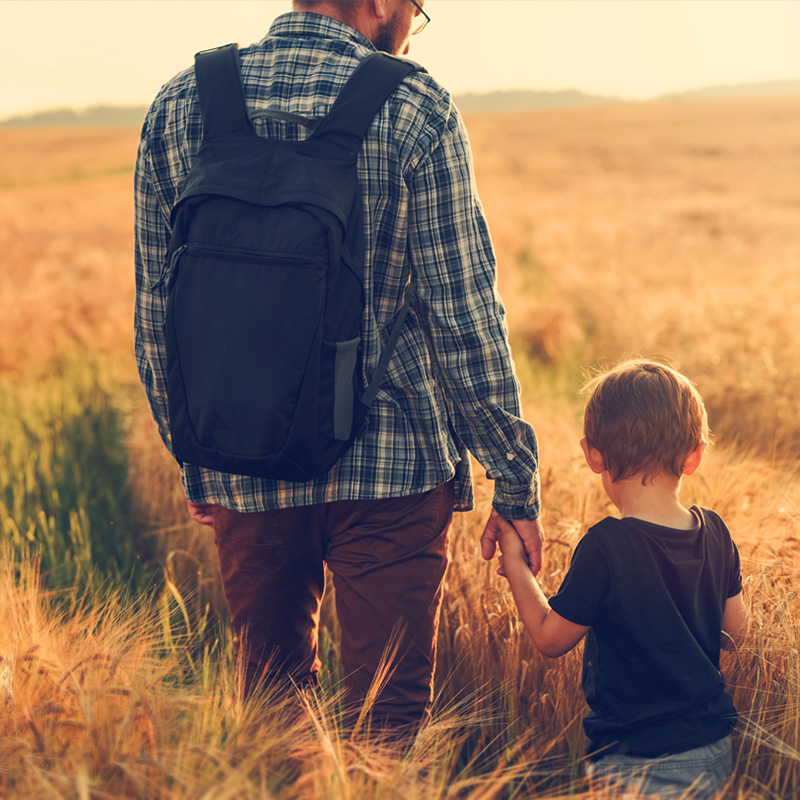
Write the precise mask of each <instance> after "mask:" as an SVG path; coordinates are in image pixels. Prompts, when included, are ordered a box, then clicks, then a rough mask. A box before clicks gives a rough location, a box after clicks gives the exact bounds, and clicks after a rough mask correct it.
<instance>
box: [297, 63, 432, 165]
mask: <svg viewBox="0 0 800 800" xmlns="http://www.w3.org/2000/svg"><path fill="white" fill-rule="evenodd" d="M418 70H422V67H421V66H420V65H419V64H416V63H414V62H413V61H409V60H408V59H405V58H397V57H396V56H390V55H388V54H387V53H372V54H371V55H369V56H367V58H365V59H364V60H363V61H362V62H361V63H360V64H359V65H358V66H357V67H356V69H355V72H353V74H352V75H351V76H350V78H349V79H348V81H347V83H346V84H345V85H344V87H343V88H342V90H341V92H339V96H338V97H337V98H336V102H335V103H334V104H333V107H332V108H331V110H330V111H329V112H328V114H327V116H326V117H325V118H324V119H323V120H322V122H320V124H319V125H318V126H317V128H316V130H315V131H314V133H313V135H312V138H314V139H322V138H325V139H326V140H327V141H329V142H332V143H334V144H337V145H339V146H340V147H344V148H345V149H346V150H348V151H350V152H355V151H357V150H358V149H359V148H360V147H361V141H362V140H363V138H364V136H365V135H366V133H367V130H368V129H369V126H370V124H371V122H372V119H373V117H374V116H375V114H377V113H378V111H379V110H380V108H381V106H382V105H383V104H384V103H385V102H386V100H387V99H388V98H389V95H391V93H392V92H393V91H394V90H395V88H396V87H397V85H398V84H399V83H400V81H402V80H403V78H405V77H406V76H408V75H410V74H411V73H412V72H417V71H418Z"/></svg>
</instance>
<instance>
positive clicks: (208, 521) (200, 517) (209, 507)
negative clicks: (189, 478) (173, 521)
mask: <svg viewBox="0 0 800 800" xmlns="http://www.w3.org/2000/svg"><path fill="white" fill-rule="evenodd" d="M186 506H187V507H188V509H189V516H190V517H191V518H192V519H193V520H194V521H195V522H199V523H200V524H201V525H208V526H209V527H211V528H213V527H214V504H213V503H190V502H189V501H188V500H187V501H186Z"/></svg>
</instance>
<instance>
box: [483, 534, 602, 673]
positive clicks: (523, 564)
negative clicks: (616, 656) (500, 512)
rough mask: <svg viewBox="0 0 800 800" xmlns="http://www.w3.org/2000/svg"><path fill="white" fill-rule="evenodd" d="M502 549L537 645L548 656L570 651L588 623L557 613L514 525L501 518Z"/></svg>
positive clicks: (505, 570)
mask: <svg viewBox="0 0 800 800" xmlns="http://www.w3.org/2000/svg"><path fill="white" fill-rule="evenodd" d="M498 525H499V526H500V550H501V551H502V553H503V555H502V557H501V561H502V566H501V570H502V572H501V574H504V575H505V577H506V578H507V579H508V582H509V584H510V585H511V593H512V594H513V595H514V602H515V603H516V604H517V610H518V611H519V616H520V619H521V620H522V624H523V625H524V626H525V630H526V631H528V635H529V636H530V637H531V639H533V643H534V644H535V645H536V647H537V648H538V649H539V650H540V651H541V652H542V653H543V654H544V655H546V656H548V657H549V658H557V657H558V656H563V655H564V653H568V652H569V651H570V650H572V648H573V647H575V645H576V644H578V642H579V641H580V640H581V639H582V638H583V637H584V636H585V634H586V631H588V630H589V628H588V627H586V626H584V625H576V624H575V623H574V622H570V621H569V620H568V619H564V617H562V616H560V615H559V614H557V613H556V612H555V611H553V609H552V608H550V606H549V605H548V603H547V598H546V597H545V596H544V592H542V590H541V588H540V586H539V584H538V583H537V582H536V578H535V577H534V576H533V573H532V572H531V568H530V566H529V565H528V561H527V558H526V556H525V548H524V546H523V543H522V540H521V539H520V538H519V535H518V534H517V532H516V531H515V530H514V527H513V526H512V525H510V524H509V523H508V522H506V521H505V520H504V519H502V518H498Z"/></svg>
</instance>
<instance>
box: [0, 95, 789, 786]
mask: <svg viewBox="0 0 800 800" xmlns="http://www.w3.org/2000/svg"><path fill="white" fill-rule="evenodd" d="M798 114H800V98H796V97H786V98H769V99H735V100H733V99H731V100H713V101H703V102H697V101H694V102H669V103H667V102H663V103H648V104H628V105H619V106H608V107H602V108H581V109H567V110H553V111H539V112H532V113H519V114H501V115H492V116H488V115H487V116H481V115H475V116H471V117H469V118H468V119H467V126H468V130H469V133H470V137H471V139H472V144H473V149H474V154H475V164H476V174H477V180H478V186H479V189H480V193H481V198H482V201H483V203H484V206H485V209H486V212H487V216H488V218H489V222H490V227H491V230H492V233H493V237H494V239H495V245H496V248H497V253H498V263H499V282H500V289H501V293H502V294H503V296H504V298H505V300H506V305H507V308H508V313H509V324H510V328H511V333H512V344H513V347H514V354H515V360H516V362H517V368H518V373H519V376H520V380H521V382H522V385H523V396H524V404H525V410H526V416H527V417H528V418H529V419H530V420H531V421H532V422H533V424H534V426H535V428H536V430H537V434H538V435H539V439H540V447H541V462H542V484H543V498H544V508H545V517H544V521H545V526H546V529H547V534H548V542H547V543H546V545H545V566H544V569H543V571H542V576H541V578H542V582H543V585H544V588H545V591H546V592H554V591H555V590H556V589H557V587H558V584H559V582H560V579H561V578H562V577H563V575H564V573H565V570H566V568H567V565H568V559H569V554H570V552H571V550H572V548H573V547H574V545H575V543H576V542H577V541H578V539H579V538H580V536H581V535H582V533H583V531H584V530H585V529H586V527H587V526H588V525H590V524H592V523H593V522H594V521H596V520H598V519H599V518H601V517H602V516H604V515H606V514H610V513H612V509H611V508H610V507H609V505H608V503H607V501H606V500H605V497H604V495H603V493H602V490H601V487H600V485H599V483H598V482H597V481H596V480H595V479H594V476H592V475H591V473H590V472H589V470H588V469H587V468H586V467H585V466H584V465H583V463H582V455H581V453H580V450H579V448H578V445H577V440H578V438H579V436H580V420H581V413H582V399H581V396H580V394H579V389H580V386H581V383H582V381H583V380H584V377H585V375H586V370H589V369H592V368H593V367H595V366H597V365H600V364H603V363H607V362H616V361H617V360H619V359H621V358H623V357H626V356H632V355H642V356H661V357H666V358H669V359H670V360H671V361H672V363H673V364H675V366H677V367H678V368H679V369H681V370H682V371H684V372H685V373H686V374H687V375H689V377H691V378H692V379H693V380H694V381H695V382H696V383H697V385H698V388H699V389H700V391H701V393H702V394H703V396H704V397H705V399H706V401H707V404H708V407H709V416H710V424H711V427H712V430H713V432H714V441H715V445H714V447H713V448H712V449H711V451H710V453H709V455H708V457H707V459H706V461H705V462H704V464H703V467H702V469H701V470H700V472H699V473H698V474H697V475H695V476H693V477H692V478H691V480H689V481H687V482H686V485H685V487H684V493H685V499H686V501H687V502H698V503H702V504H704V505H708V506H710V507H712V508H715V509H716V510H718V511H719V512H720V513H721V514H722V516H723V517H724V518H725V519H726V521H727V523H728V525H729V527H730V529H731V531H732V533H733V535H734V538H735V539H736V541H737V542H738V544H739V547H740V550H741V553H742V558H743V572H744V577H745V591H746V598H747V601H748V603H749V605H750V607H751V609H752V618H753V625H752V628H751V634H750V639H749V641H748V643H747V645H746V646H745V647H744V648H743V649H742V650H741V651H740V652H738V653H736V654H729V653H726V654H723V670H724V672H725V675H726V678H727V680H728V684H729V686H730V687H731V690H732V692H733V695H734V700H735V703H736V705H737V708H738V709H739V710H740V716H741V719H740V723H739V727H738V729H737V732H736V734H735V748H736V750H735V752H736V772H735V778H734V781H733V784H732V786H731V787H730V788H729V790H728V791H727V792H726V793H725V797H731V798H734V797H737V798H765V799H766V798H792V797H796V796H797V794H798V791H800V789H798V786H800V752H798V751H800V702H799V700H798V698H799V697H800V655H798V643H797V626H798V623H800V600H799V599H798V594H797V589H796V587H797V579H798V577H799V575H798V573H800V569H799V568H798V563H799V562H798V555H797V549H798V543H799V541H800V480H799V479H798V459H797V452H798V445H800V367H798V366H797V361H796V358H795V355H796V353H798V352H800V269H798V266H799V265H798V256H799V255H800V185H799V184H798V183H797V181H796V180H795V176H796V175H797V174H798V168H800V148H798V146H797V141H796V138H797V137H796V120H797V118H798ZM137 139H138V131H137V130H134V129H117V128H106V129H100V128H85V129H82V128H73V129H59V130H56V129H43V130H13V131H12V130H6V131H0V245H2V252H3V253H4V254H5V258H4V269H3V271H2V274H0V319H2V325H1V326H0V410H1V413H2V416H3V426H2V427H3V429H2V431H0V475H2V478H3V480H2V489H0V491H1V492H2V493H1V494H0V532H1V535H2V547H3V559H2V568H0V596H2V602H1V603H0V620H1V621H0V703H2V710H3V713H2V715H0V763H2V767H0V797H20V798H23V797H24V798H40V797H41V798H45V797H47V798H53V797H55V798H119V797H137V798H138V797H141V798H165V799H167V798H169V799H170V800H171V799H172V798H184V797H187V798H188V797H192V798H214V799H215V800H216V799H217V798H237V800H238V798H280V800H284V798H286V799H287V800H288V799H289V798H384V797H386V798H389V797H397V796H403V797H404V798H408V799H409V800H413V799H415V798H420V800H421V799H422V798H425V799H426V800H427V798H470V800H490V799H492V798H512V797H513V798H527V797H542V798H560V797H567V796H572V795H575V794H583V795H584V796H586V797H589V798H591V799H592V800H599V799H600V798H603V797H606V796H607V795H606V794H605V793H604V790H603V789H602V788H598V787H590V786H587V784H586V781H585V779H584V778H583V777H582V772H581V756H582V748H583V745H584V742H583V734H582V731H581V726H580V720H581V717H582V715H583V713H584V711H585V708H584V704H583V699H582V695H581V691H580V681H579V678H580V652H579V650H580V648H578V651H574V652H572V653H570V654H568V655H567V656H566V657H564V658H562V659H559V660H555V661H552V660H549V659H546V658H544V657H542V656H540V655H539V654H538V653H536V652H535V650H534V648H533V647H532V645H531V644H530V643H529V642H528V641H527V639H526V638H525V635H524V631H523V630H522V629H521V626H520V624H519V622H518V620H517V618H516V614H515V611H514V608H513V603H512V602H511V599H510V594H509V592H508V590H507V587H506V585H505V584H504V582H503V580H502V579H501V578H499V577H498V576H497V575H496V574H495V573H494V566H493V565H490V564H486V563H485V562H483V561H482V560H481V559H480V557H479V554H478V547H477V544H478V538H479V536H480V532H481V529H482V525H483V520H484V519H485V516H486V514H487V513H488V510H489V503H490V499H491V487H490V486H489V485H487V483H486V482H485V481H483V480H480V481H479V483H478V486H477V508H476V510H475V511H474V512H472V513H470V514H467V515H459V516H458V517H457V518H456V520H455V522H454V525H453V529H452V536H451V553H452V563H451V567H450V569H449V571H448V575H447V585H446V594H445V602H444V608H443V612H442V624H441V631H440V639H439V660H438V665H437V697H436V705H435V709H434V721H433V724H432V726H431V727H430V728H429V729H428V730H427V731H426V732H424V734H422V735H421V736H420V737H419V738H418V740H417V741H416V742H415V743H414V745H413V746H412V747H411V749H410V750H409V751H407V752H398V751H394V750H392V749H391V748H389V747H386V746H382V745H380V744H379V743H376V742H375V741H374V740H373V739H372V738H370V737H369V736H367V735H365V731H364V730H363V729H359V730H355V731H352V730H348V729H345V728H343V727H342V725H341V707H340V706H341V692H340V690H339V686H338V681H339V679H340V666H339V663H338V643H337V636H338V633H337V625H336V620H335V619H334V618H333V615H332V612H331V602H330V598H327V599H326V603H325V607H324V614H323V630H322V641H321V644H322V647H321V650H322V654H323V660H324V665H325V676H326V677H325V681H324V686H323V688H322V690H321V691H320V692H318V693H316V694H313V695H305V696H302V697H299V698H298V697H294V696H289V695H286V694H285V693H279V692H278V690H277V689H276V690H274V691H273V692H272V693H270V694H269V695H268V696H267V697H266V698H265V699H264V700H263V701H261V702H253V703H243V702H241V700H240V699H239V696H238V694H237V685H238V682H239V680H240V675H239V674H238V673H237V666H236V664H235V662H234V660H233V656H232V644H231V641H230V636H229V634H228V631H227V627H226V625H225V608H224V600H223V598H222V595H221V592H220V589H219V583H218V578H217V574H216V567H215V558H214V552H213V543H212V542H211V541H210V538H209V534H208V533H207V531H206V530H204V529H200V528H199V527H198V526H195V525H193V524H192V523H191V522H189V521H188V520H187V519H186V517H185V513H184V510H183V506H182V498H181V492H180V487H179V485H178V480H177V474H176V470H175V468H174V466H173V465H172V464H171V463H170V461H169V459H168V458H167V457H166V455H165V454H164V453H163V452H162V448H161V445H160V442H159V441H158V438H157V436H156V434H155V429H154V426H153V425H152V422H151V421H150V419H149V413H148V411H147V408H146V404H145V403H144V400H143V396H142V392H141V390H140V388H139V387H138V383H137V378H136V374H135V368H134V362H133V356H132V352H131V351H132V333H131V325H132V299H133V268H132V224H133V219H132V217H133V209H132V169H133V162H134V157H135V150H136V144H137ZM477 471H478V472H480V470H477Z"/></svg>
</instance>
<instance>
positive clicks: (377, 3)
mask: <svg viewBox="0 0 800 800" xmlns="http://www.w3.org/2000/svg"><path fill="white" fill-rule="evenodd" d="M367 5H368V6H369V10H370V11H371V12H372V14H373V16H374V17H375V18H376V19H378V20H380V21H381V22H383V21H384V20H385V19H386V17H387V16H388V15H389V9H388V7H387V0H367Z"/></svg>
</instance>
